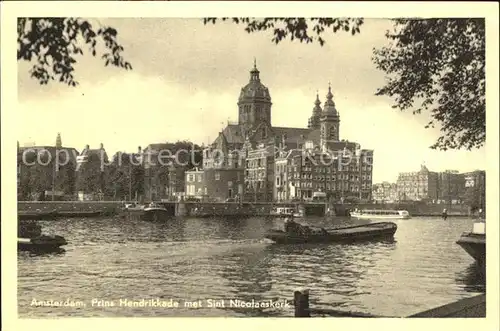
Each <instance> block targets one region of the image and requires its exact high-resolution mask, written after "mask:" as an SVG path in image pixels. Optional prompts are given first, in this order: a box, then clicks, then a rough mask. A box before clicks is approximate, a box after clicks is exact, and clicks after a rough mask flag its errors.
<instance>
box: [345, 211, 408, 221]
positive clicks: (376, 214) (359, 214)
mask: <svg viewBox="0 0 500 331" xmlns="http://www.w3.org/2000/svg"><path fill="white" fill-rule="evenodd" d="M350 215H351V217H355V218H359V219H377V220H378V219H408V218H411V216H410V213H408V211H406V210H382V209H379V210H378V209H363V210H359V209H355V210H353V211H351V213H350Z"/></svg>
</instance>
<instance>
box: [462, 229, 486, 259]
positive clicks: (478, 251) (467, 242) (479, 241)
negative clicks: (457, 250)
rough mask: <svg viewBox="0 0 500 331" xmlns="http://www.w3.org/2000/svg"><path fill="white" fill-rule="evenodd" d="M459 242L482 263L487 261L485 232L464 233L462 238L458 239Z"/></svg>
mask: <svg viewBox="0 0 500 331" xmlns="http://www.w3.org/2000/svg"><path fill="white" fill-rule="evenodd" d="M457 244H458V245H459V246H460V247H462V249H463V250H464V251H466V252H467V254H469V255H470V256H471V257H472V258H473V259H474V260H476V261H477V262H478V263H479V264H480V265H484V264H485V263H486V235H485V234H475V233H464V234H462V236H461V237H460V239H458V240H457Z"/></svg>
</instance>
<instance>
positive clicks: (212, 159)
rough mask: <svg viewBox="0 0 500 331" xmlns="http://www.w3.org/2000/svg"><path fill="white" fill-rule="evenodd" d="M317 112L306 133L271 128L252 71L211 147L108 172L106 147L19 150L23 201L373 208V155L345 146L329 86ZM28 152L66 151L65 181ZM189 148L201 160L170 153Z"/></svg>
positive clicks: (145, 155) (158, 153) (158, 155)
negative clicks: (319, 201) (323, 199)
mask: <svg viewBox="0 0 500 331" xmlns="http://www.w3.org/2000/svg"><path fill="white" fill-rule="evenodd" d="M313 104H314V106H313V110H312V115H311V116H310V117H309V119H308V122H307V127H305V128H294V127H280V126H273V125H272V124H271V122H272V121H271V119H272V111H271V109H272V105H273V103H272V100H271V94H270V92H269V89H268V88H267V87H266V86H265V85H264V84H262V82H261V79H260V71H259V70H258V69H257V66H256V63H254V66H253V68H252V69H251V71H250V79H249V81H248V83H247V84H246V85H245V86H243V87H242V88H241V92H240V95H239V97H238V101H237V110H238V121H237V122H233V123H228V124H227V126H226V127H225V128H224V129H222V130H221V131H220V132H219V133H218V136H217V137H216V138H215V140H214V142H213V143H212V144H210V145H209V146H202V148H199V147H198V146H196V147H195V146H193V145H191V147H189V144H187V145H186V144H184V145H182V144H181V145H179V144H168V143H162V144H150V145H148V146H147V147H146V148H145V149H144V150H141V149H139V151H138V152H137V153H132V154H129V156H131V159H134V162H133V164H131V162H128V163H127V162H124V163H123V164H120V165H115V166H114V167H113V166H110V167H106V166H104V167H103V166H102V165H103V164H108V163H109V160H108V156H107V154H106V151H105V150H104V146H103V145H102V144H101V146H100V148H98V149H91V148H90V147H89V146H86V147H85V148H84V149H83V150H82V152H80V153H78V152H77V151H76V150H75V149H72V148H64V147H63V146H62V143H61V137H60V135H58V137H57V141H56V146H55V147H47V146H41V147H40V146H39V147H34V146H28V147H23V148H18V187H19V198H20V199H33V198H37V197H33V194H35V195H39V193H40V191H43V192H44V195H45V198H46V196H47V193H50V194H49V195H50V196H51V197H52V198H54V197H55V196H56V195H69V196H71V198H75V197H77V198H78V199H80V200H86V199H109V198H111V199H127V200H129V199H136V198H137V199H139V198H140V199H144V200H160V199H175V198H178V197H179V196H185V197H186V198H188V199H191V198H193V199H208V200H217V201H226V200H240V201H241V200H244V201H255V202H265V201H291V200H310V199H313V197H314V196H315V194H317V193H318V192H319V193H322V194H323V195H326V196H328V197H329V198H332V199H340V200H342V199H345V198H357V199H362V200H370V199H371V190H372V173H373V150H369V149H361V146H360V145H359V144H358V143H355V142H351V141H348V140H345V139H340V115H339V112H338V111H337V107H336V104H335V102H334V100H333V93H332V90H331V86H328V92H327V94H326V99H325V102H324V104H323V105H322V103H321V101H320V97H319V94H316V98H315V100H314V102H313ZM26 148H28V149H30V152H31V153H32V156H31V157H32V158H33V155H34V156H37V155H40V153H41V154H44V153H45V154H47V155H52V154H54V153H57V152H56V151H60V150H67V152H68V154H69V155H70V156H69V162H67V164H66V165H65V166H64V169H65V170H64V175H61V172H60V171H59V170H60V169H59V168H60V167H57V171H54V170H53V169H54V168H55V167H54V166H53V163H50V162H49V163H48V165H47V166H44V167H39V166H27V165H26V164H25V162H20V161H19V160H20V159H22V158H23V155H25V154H26V153H25V151H26ZM186 148H187V149H192V150H194V149H196V150H198V148H199V150H198V152H199V154H197V156H196V157H192V154H190V153H182V154H178V153H172V152H175V151H174V150H179V149H186ZM165 151H168V152H169V153H165ZM195 154H196V153H195ZM118 158H119V159H121V156H119V157H118ZM112 159H113V160H116V159H117V156H116V155H115V156H114V157H113V158H112ZM160 159H161V160H162V161H163V162H159V160H160ZM166 161H167V162H166ZM168 161H170V162H168ZM127 171H128V173H127ZM37 178H38V180H37ZM40 178H42V179H40ZM124 179H125V180H127V179H128V185H127V184H126V183H124ZM125 186H128V188H126V187H125Z"/></svg>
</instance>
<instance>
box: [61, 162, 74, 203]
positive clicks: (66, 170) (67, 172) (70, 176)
mask: <svg viewBox="0 0 500 331" xmlns="http://www.w3.org/2000/svg"><path fill="white" fill-rule="evenodd" d="M75 169H76V166H75V164H74V163H73V161H69V162H68V163H67V164H65V165H64V166H63V167H62V168H61V169H60V172H59V174H58V175H59V176H60V178H61V179H60V186H59V189H60V190H62V191H63V192H64V194H66V195H68V196H73V195H74V194H75V189H76V173H75Z"/></svg>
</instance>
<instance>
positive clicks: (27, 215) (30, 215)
mask: <svg viewBox="0 0 500 331" xmlns="http://www.w3.org/2000/svg"><path fill="white" fill-rule="evenodd" d="M57 216H58V212H57V211H55V210H54V211H49V212H18V214H17V218H18V219H19V220H20V221H29V220H33V221H35V220H52V219H55V218H56V217H57Z"/></svg>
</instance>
